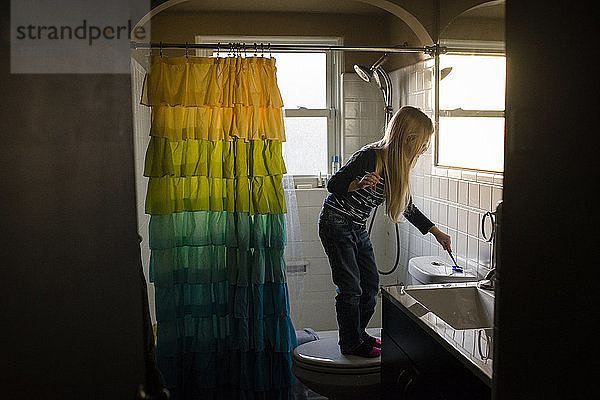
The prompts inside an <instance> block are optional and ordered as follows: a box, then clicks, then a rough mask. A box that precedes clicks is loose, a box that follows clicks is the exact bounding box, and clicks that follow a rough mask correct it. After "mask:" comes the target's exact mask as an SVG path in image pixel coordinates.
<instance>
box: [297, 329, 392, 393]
mask: <svg viewBox="0 0 600 400" xmlns="http://www.w3.org/2000/svg"><path fill="white" fill-rule="evenodd" d="M323 333H324V332H319V333H318V334H319V337H321V339H319V340H315V341H312V342H308V343H304V344H301V345H300V346H298V347H296V349H295V350H294V355H293V359H292V360H293V361H292V371H293V372H294V375H296V378H297V379H299V380H300V381H301V382H302V383H303V384H304V385H305V386H306V387H308V388H309V389H311V390H313V391H315V392H317V393H319V394H321V395H323V396H325V397H327V398H329V399H331V400H338V399H347V400H354V399H357V400H358V399H372V400H375V399H378V398H379V390H380V388H379V384H380V382H381V375H380V371H381V357H376V358H365V357H358V356H352V355H344V354H342V353H341V352H340V347H339V346H338V336H337V331H336V332H332V333H333V334H335V336H333V335H329V336H330V337H326V336H327V335H323ZM367 333H369V335H371V336H375V337H378V338H379V337H381V329H379V328H377V329H367Z"/></svg>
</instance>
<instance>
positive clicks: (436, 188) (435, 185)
mask: <svg viewBox="0 0 600 400" xmlns="http://www.w3.org/2000/svg"><path fill="white" fill-rule="evenodd" d="M439 196H440V178H439V177H437V176H434V177H432V178H431V197H434V198H436V199H437V198H439Z"/></svg>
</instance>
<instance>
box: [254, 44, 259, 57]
mask: <svg viewBox="0 0 600 400" xmlns="http://www.w3.org/2000/svg"><path fill="white" fill-rule="evenodd" d="M257 53H258V45H257V44H256V42H254V57H256V56H257V55H258V54H257Z"/></svg>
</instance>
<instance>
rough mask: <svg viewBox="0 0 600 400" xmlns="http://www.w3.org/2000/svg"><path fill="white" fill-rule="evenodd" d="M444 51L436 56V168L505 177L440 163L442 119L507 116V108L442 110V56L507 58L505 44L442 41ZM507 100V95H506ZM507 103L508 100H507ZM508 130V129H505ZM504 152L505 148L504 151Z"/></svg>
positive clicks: (496, 42)
mask: <svg viewBox="0 0 600 400" xmlns="http://www.w3.org/2000/svg"><path fill="white" fill-rule="evenodd" d="M440 46H441V48H442V49H445V48H447V49H448V50H447V51H442V52H440V53H441V54H437V55H436V56H435V83H436V93H435V151H434V155H433V158H434V161H433V166H434V168H439V169H453V170H458V171H461V170H464V171H475V172H487V173H492V174H497V175H503V173H504V171H493V170H486V169H480V168H468V167H458V166H453V165H444V164H440V161H439V151H440V143H439V127H440V117H479V118H481V117H501V118H505V116H506V106H505V108H504V110H464V109H462V108H456V109H453V110H448V109H442V110H440V101H439V92H440V90H439V88H440V56H443V55H464V56H498V57H504V58H506V52H505V46H504V42H498V41H469V40H442V41H440ZM505 99H506V95H505ZM505 101H506V100H505ZM505 126H506V125H505ZM505 129H506V128H505ZM502 151H504V148H503V149H502Z"/></svg>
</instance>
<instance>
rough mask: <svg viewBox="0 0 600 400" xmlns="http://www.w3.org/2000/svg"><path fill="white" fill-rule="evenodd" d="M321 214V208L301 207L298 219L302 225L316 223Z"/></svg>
mask: <svg viewBox="0 0 600 400" xmlns="http://www.w3.org/2000/svg"><path fill="white" fill-rule="evenodd" d="M320 213H321V206H299V207H298V218H299V219H300V223H301V224H308V223H312V222H316V221H317V220H318V219H319V214H320Z"/></svg>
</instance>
